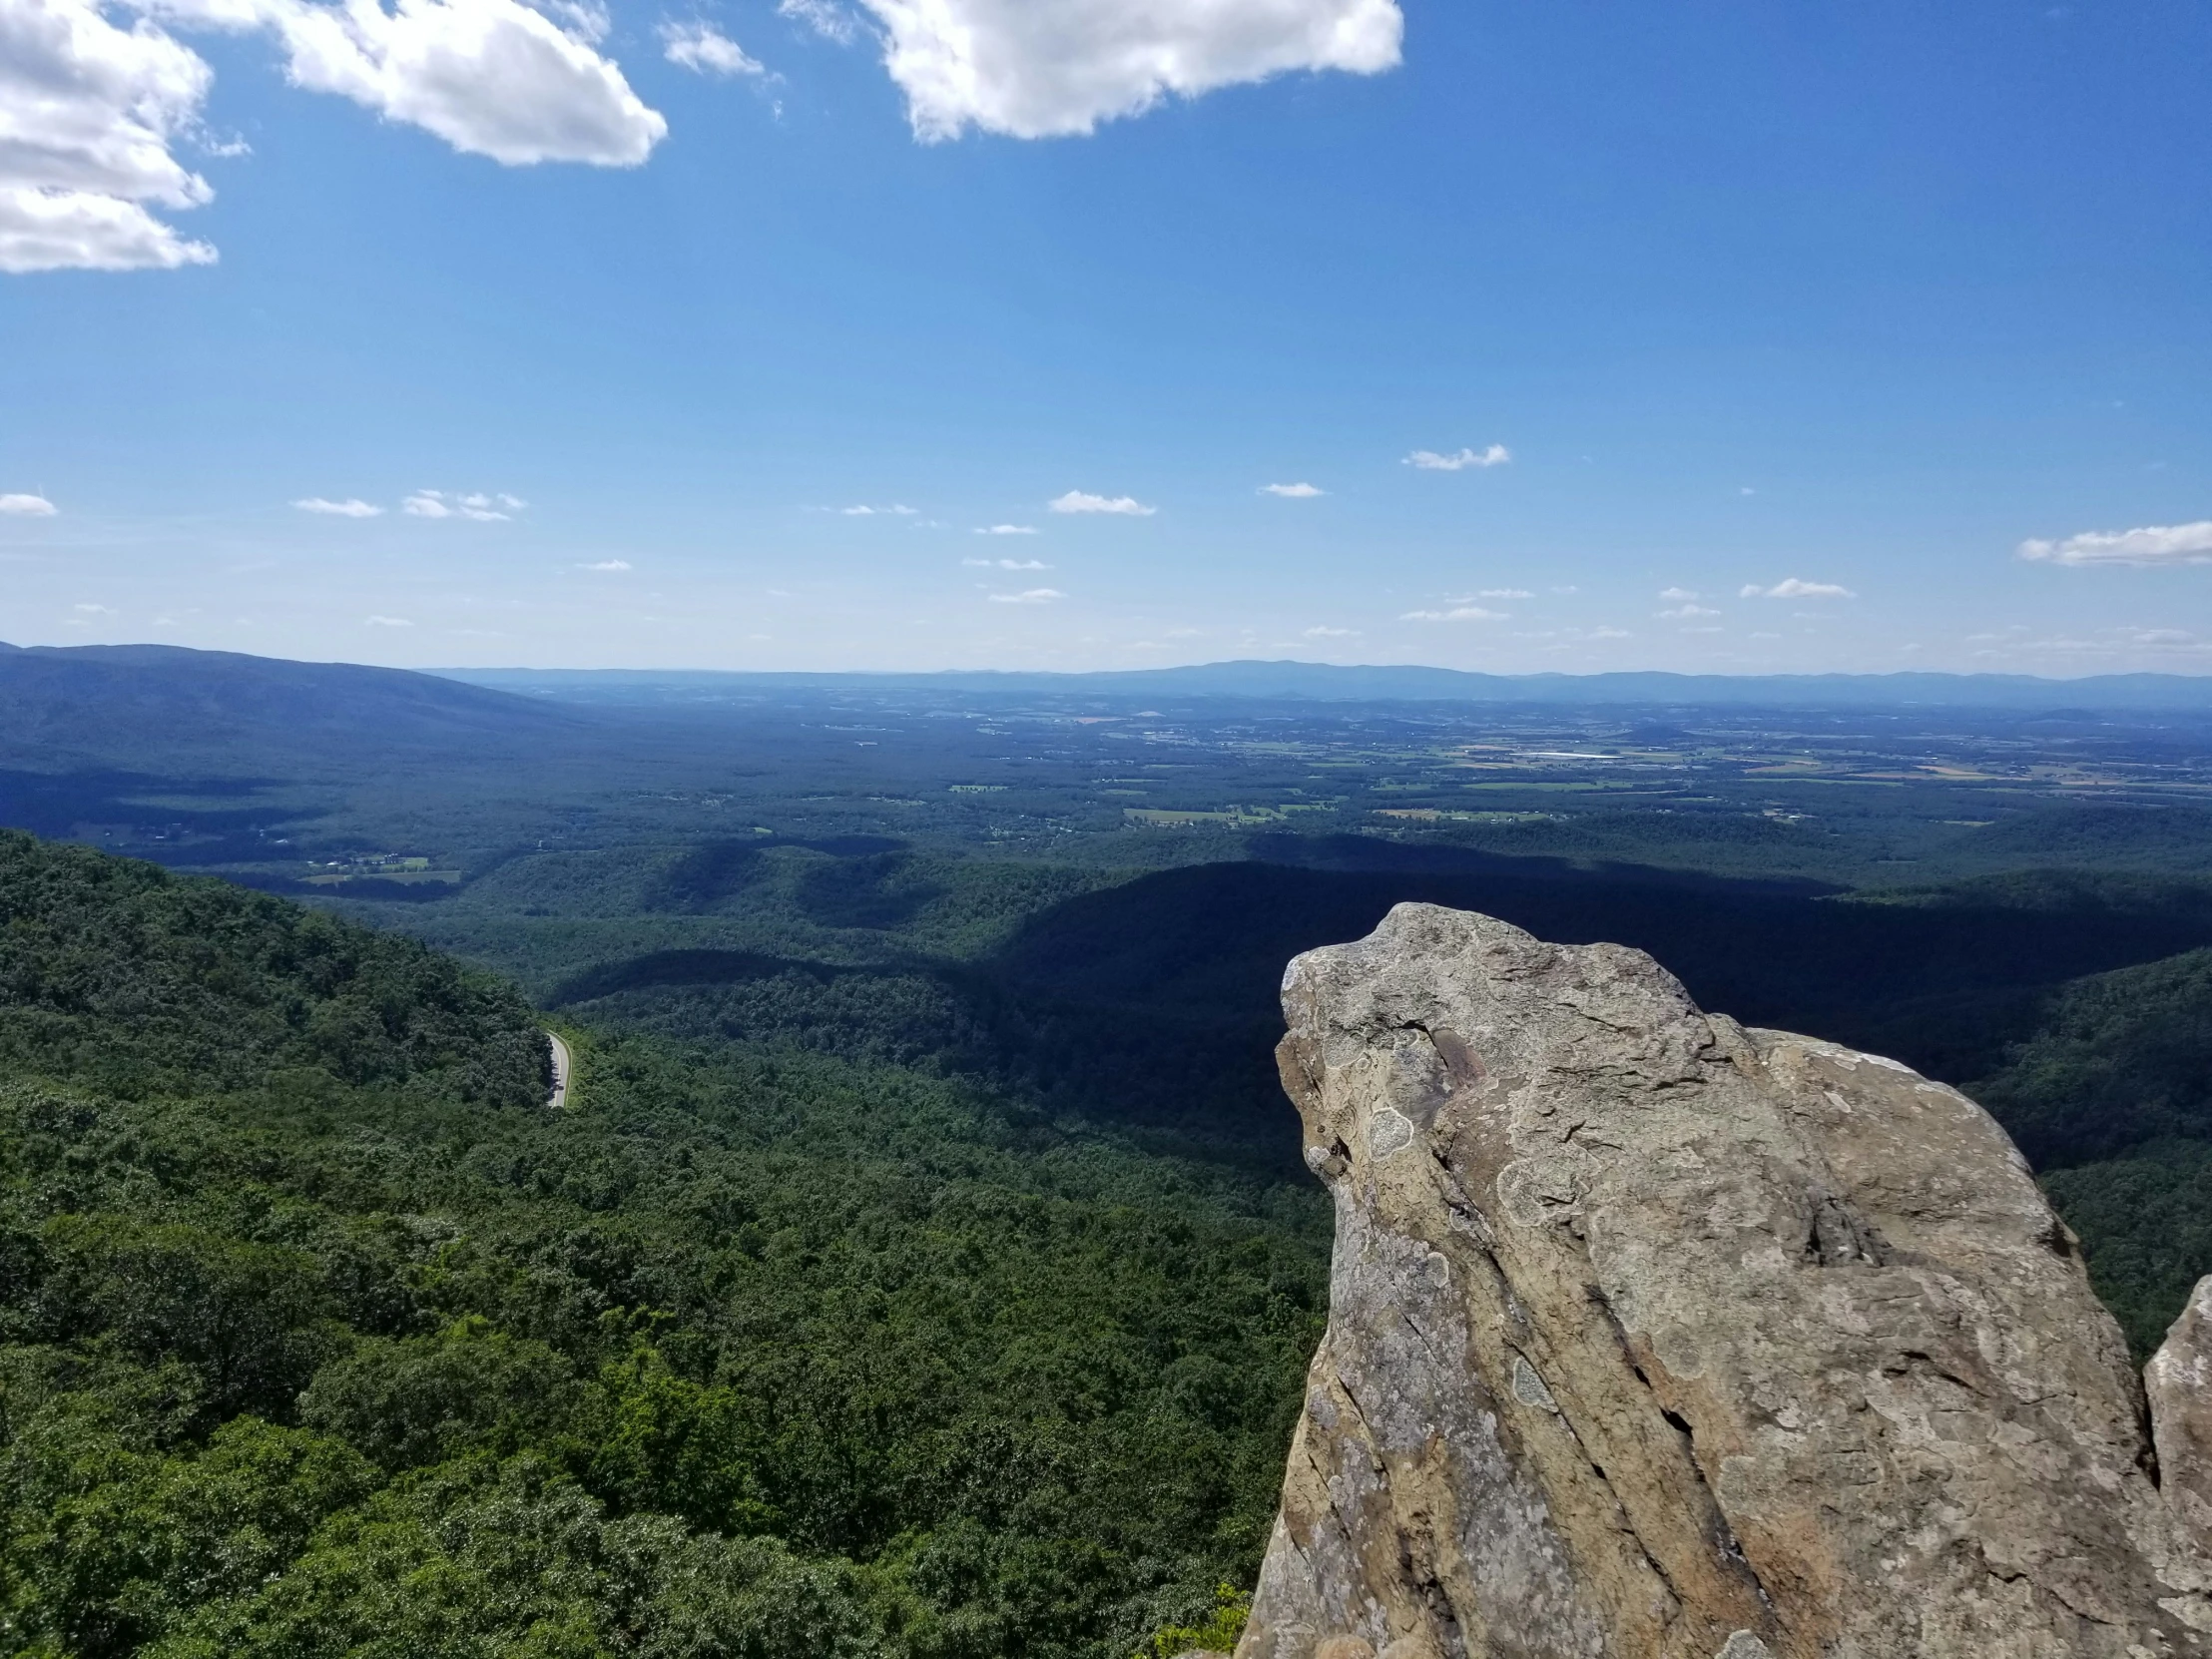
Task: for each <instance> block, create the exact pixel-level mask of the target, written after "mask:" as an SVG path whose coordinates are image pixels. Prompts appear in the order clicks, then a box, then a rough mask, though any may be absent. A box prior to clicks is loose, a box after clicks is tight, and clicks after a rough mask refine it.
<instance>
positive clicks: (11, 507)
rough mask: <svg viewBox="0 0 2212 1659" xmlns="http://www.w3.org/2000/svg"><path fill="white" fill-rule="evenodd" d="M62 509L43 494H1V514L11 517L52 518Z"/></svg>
mask: <svg viewBox="0 0 2212 1659" xmlns="http://www.w3.org/2000/svg"><path fill="white" fill-rule="evenodd" d="M60 510H61V509H60V508H58V507H56V506H55V505H54V503H53V502H51V501H49V500H47V499H46V497H45V496H43V495H0V515H5V516H6V517H9V518H52V517H53V516H54V515H55V514H56V513H57V512H59V511H60Z"/></svg>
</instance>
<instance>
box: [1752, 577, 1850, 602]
mask: <svg viewBox="0 0 2212 1659" xmlns="http://www.w3.org/2000/svg"><path fill="white" fill-rule="evenodd" d="M1736 597H1737V598H1738V599H1857V598H1858V597H1859V596H1858V595H1857V594H1855V593H1853V592H1852V591H1851V589H1849V588H1846V587H1839V586H1838V585H1837V584H1836V583H1834V582H1803V581H1800V580H1799V579H1798V578H1797V577H1795V576H1791V577H1786V578H1784V579H1783V580H1782V581H1780V582H1777V583H1775V585H1774V586H1773V587H1771V588H1763V587H1761V586H1760V585H1759V584H1758V583H1757V582H1747V583H1745V584H1744V586H1743V588H1742V589H1741V590H1740V591H1739V592H1738V593H1737V595H1736Z"/></svg>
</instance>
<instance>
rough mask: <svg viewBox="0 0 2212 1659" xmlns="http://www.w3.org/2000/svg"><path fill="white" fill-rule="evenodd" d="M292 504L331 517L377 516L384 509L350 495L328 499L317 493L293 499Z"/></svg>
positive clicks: (309, 511) (305, 510)
mask: <svg viewBox="0 0 2212 1659" xmlns="http://www.w3.org/2000/svg"><path fill="white" fill-rule="evenodd" d="M292 505H293V506H294V507H297V508H298V509H299V510H300V511H301V512H303V513H323V514H326V515H328V516H329V517H331V518H377V517H380V516H381V515H382V513H383V511H384V509H383V508H381V507H378V506H374V505H371V504H370V503H369V502H366V501H361V500H356V499H355V498H353V497H352V496H348V497H346V499H344V500H343V501H329V500H325V499H324V498H323V497H321V496H319V495H310V496H308V497H306V499H304V500H301V501H294V502H293V503H292Z"/></svg>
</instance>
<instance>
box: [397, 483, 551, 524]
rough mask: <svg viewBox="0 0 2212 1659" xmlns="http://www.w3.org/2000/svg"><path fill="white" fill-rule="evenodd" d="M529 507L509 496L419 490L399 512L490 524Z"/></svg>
mask: <svg viewBox="0 0 2212 1659" xmlns="http://www.w3.org/2000/svg"><path fill="white" fill-rule="evenodd" d="M528 505H529V503H528V502H526V501H524V500H522V499H520V498H519V497H517V496H512V495H506V494H497V495H487V494H484V493H482V492H472V493H470V494H467V495H455V494H452V493H450V492H448V491H446V490H417V491H415V493H414V494H412V495H410V496H408V497H407V499H406V500H404V501H402V502H400V503H399V510H400V511H401V512H403V513H406V514H408V515H409V516H411V517H414V518H470V519H475V520H476V521H477V522H479V523H484V524H490V523H498V522H502V521H504V520H506V519H510V518H512V517H513V516H514V515H515V514H516V513H518V512H520V511H521V510H522V509H523V508H524V507H526V506H528Z"/></svg>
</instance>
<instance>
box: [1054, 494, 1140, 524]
mask: <svg viewBox="0 0 2212 1659" xmlns="http://www.w3.org/2000/svg"><path fill="white" fill-rule="evenodd" d="M1048 505H1049V506H1050V507H1051V508H1052V510H1053V511H1054V512H1056V513H1118V514H1120V515H1122V516H1123V517H1125V518H1150V517H1151V516H1152V515H1153V514H1154V513H1156V512H1158V511H1159V510H1160V509H1159V508H1157V507H1148V506H1146V505H1145V504H1144V503H1143V502H1142V501H1139V500H1138V499H1137V498H1136V497H1135V496H1133V495H1092V494H1090V493H1089V492H1088V491H1086V490H1069V491H1068V492H1067V494H1065V495H1063V496H1061V497H1059V498H1058V499H1057V500H1055V501H1052V502H1050V503H1048Z"/></svg>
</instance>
